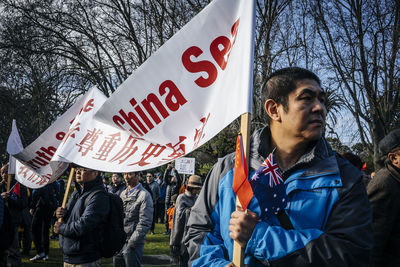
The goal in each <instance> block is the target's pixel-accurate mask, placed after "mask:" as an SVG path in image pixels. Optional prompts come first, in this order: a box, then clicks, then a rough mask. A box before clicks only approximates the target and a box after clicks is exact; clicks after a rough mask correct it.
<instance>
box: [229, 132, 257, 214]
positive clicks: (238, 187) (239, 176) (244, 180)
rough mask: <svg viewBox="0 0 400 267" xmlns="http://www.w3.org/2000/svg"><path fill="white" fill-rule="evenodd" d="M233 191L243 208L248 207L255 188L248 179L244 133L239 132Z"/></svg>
mask: <svg viewBox="0 0 400 267" xmlns="http://www.w3.org/2000/svg"><path fill="white" fill-rule="evenodd" d="M232 187H233V191H234V192H235V193H236V195H237V197H238V198H239V201H240V204H241V205H242V208H243V210H246V209H247V206H248V205H249V203H250V200H251V198H252V197H253V190H252V189H251V185H250V183H249V180H248V170H247V164H246V159H245V156H244V150H243V140H242V135H241V134H239V135H238V137H237V141H236V154H235V169H234V171H233V185H232Z"/></svg>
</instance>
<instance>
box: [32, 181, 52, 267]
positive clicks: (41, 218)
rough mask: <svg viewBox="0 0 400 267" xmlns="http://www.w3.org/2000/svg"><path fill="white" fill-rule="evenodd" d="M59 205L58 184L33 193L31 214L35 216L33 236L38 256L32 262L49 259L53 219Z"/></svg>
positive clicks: (49, 185) (46, 186)
mask: <svg viewBox="0 0 400 267" xmlns="http://www.w3.org/2000/svg"><path fill="white" fill-rule="evenodd" d="M58 204H59V194H58V187H57V185H56V183H51V184H48V185H45V186H44V187H41V188H39V189H36V190H34V191H33V192H32V200H31V203H30V206H31V208H30V211H29V212H30V214H31V215H32V216H33V219H32V235H33V242H34V243H35V248H36V252H37V254H36V256H34V257H33V258H31V259H30V261H37V260H40V259H43V260H45V261H47V260H48V259H49V245H50V239H49V233H50V225H51V218H52V216H53V214H54V211H55V209H56V208H57V207H58Z"/></svg>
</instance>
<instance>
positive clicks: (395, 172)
mask: <svg viewBox="0 0 400 267" xmlns="http://www.w3.org/2000/svg"><path fill="white" fill-rule="evenodd" d="M386 168H387V169H388V170H389V172H390V174H391V175H392V176H393V178H394V179H396V181H398V182H400V169H399V168H397V167H396V166H394V165H393V164H392V163H391V162H390V161H387V162H386Z"/></svg>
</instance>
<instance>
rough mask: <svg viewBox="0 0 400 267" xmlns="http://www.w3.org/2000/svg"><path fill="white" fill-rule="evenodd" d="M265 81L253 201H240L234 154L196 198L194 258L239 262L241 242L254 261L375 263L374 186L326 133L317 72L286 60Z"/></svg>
mask: <svg viewBox="0 0 400 267" xmlns="http://www.w3.org/2000/svg"><path fill="white" fill-rule="evenodd" d="M265 80H266V81H267V82H266V83H265V86H264V87H263V96H262V97H263V98H264V99H265V102H264V108H265V112H266V114H267V115H266V116H265V119H266V121H267V122H268V125H267V126H265V127H263V128H261V129H258V130H256V131H255V132H254V134H253V136H252V137H251V140H250V153H249V157H248V162H249V166H248V167H249V176H248V177H245V178H247V182H248V183H249V184H250V186H251V191H250V190H246V192H249V193H248V194H245V195H246V196H248V197H249V201H250V202H249V204H248V206H247V210H245V211H244V210H243V209H242V208H240V207H238V208H237V206H236V203H237V202H236V194H235V191H234V190H233V176H234V170H235V153H231V154H229V155H227V156H225V157H223V158H222V159H221V160H218V162H217V163H216V164H215V165H214V167H213V168H212V169H211V171H210V172H209V174H208V175H207V177H206V179H205V182H204V185H203V187H202V190H201V192H200V194H199V198H198V199H197V201H196V203H195V205H194V206H193V207H192V212H191V213H190V217H189V220H188V230H187V234H186V237H185V244H186V245H187V247H188V252H189V255H190V263H189V264H190V265H191V266H192V267H198V266H213V267H214V266H224V267H225V266H233V265H234V263H232V260H233V258H234V255H233V244H234V242H233V241H236V242H237V243H238V244H239V246H240V247H242V248H243V250H244V255H243V256H244V257H243V258H244V264H247V265H249V266H279V267H298V266H302V267H303V266H318V267H319V266H341V267H345V266H346V267H354V266H357V267H367V266H369V256H370V252H371V249H372V246H373V242H372V241H373V236H372V227H371V222H372V212H371V208H370V206H369V202H368V196H367V192H366V189H365V186H364V183H363V181H362V173H361V172H360V171H359V170H358V169H357V168H356V167H354V166H353V165H352V164H351V163H350V162H348V161H347V160H345V159H343V158H342V157H340V155H338V154H337V153H336V152H334V151H333V150H332V148H331V147H330V145H329V143H328V142H327V141H326V139H325V138H324V133H325V118H326V112H327V110H326V107H325V98H326V95H325V91H324V90H323V89H322V85H321V81H320V79H319V78H318V76H317V75H315V74H314V73H313V72H311V71H309V70H306V69H303V68H299V67H289V68H284V69H280V70H277V71H275V72H274V73H272V74H271V75H270V76H269V77H266V79H265ZM260 97H261V96H260ZM245 184H247V183H245ZM236 255H237V254H236ZM236 255H235V256H236Z"/></svg>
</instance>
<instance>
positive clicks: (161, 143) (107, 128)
mask: <svg viewBox="0 0 400 267" xmlns="http://www.w3.org/2000/svg"><path fill="white" fill-rule="evenodd" d="M254 20H255V18H254V1H249V0H236V1H231V0H215V1H212V2H211V3H210V4H209V5H208V6H207V7H206V8H205V9H204V10H203V11H201V12H200V13H199V14H198V15H197V16H196V17H194V18H193V19H192V20H191V21H190V22H189V23H188V24H187V25H185V26H184V27H183V28H182V29H181V30H180V31H179V32H178V33H176V34H175V35H174V36H173V37H172V38H171V39H170V40H169V41H168V42H166V43H165V44H164V45H163V46H162V47H161V48H160V49H159V50H158V51H157V52H155V53H154V54H153V55H152V56H151V57H150V58H149V59H148V60H147V61H146V62H145V63H144V64H143V65H142V66H140V67H139V68H138V69H137V70H136V71H135V72H134V73H133V74H132V75H131V76H130V77H129V78H128V79H127V80H126V81H125V82H124V83H122V84H121V86H120V87H119V88H118V89H117V90H116V91H115V93H114V94H113V95H112V96H111V97H110V98H109V99H107V98H106V97H105V96H104V95H103V94H102V93H101V92H100V91H99V90H98V89H96V88H92V89H91V90H89V91H88V92H87V93H86V94H85V95H84V96H82V97H81V98H80V99H79V100H78V101H77V102H76V103H75V104H74V105H73V107H71V108H70V109H69V110H68V111H67V112H66V113H65V114H63V116H61V117H60V118H59V119H58V120H57V121H56V122H55V123H54V124H53V125H52V126H51V127H49V128H48V129H47V130H46V131H45V132H44V133H43V134H42V135H41V136H40V137H39V138H38V139H37V140H35V141H34V142H33V143H32V144H31V145H29V146H28V147H27V148H25V149H24V150H23V151H21V152H19V153H16V154H13V155H14V156H15V157H16V158H17V159H18V160H19V162H17V173H16V177H17V180H18V181H20V182H21V183H22V184H24V185H26V186H28V187H31V188H37V187H41V186H44V185H45V184H46V183H48V182H52V181H54V180H55V179H56V178H57V177H59V176H60V175H61V174H62V172H63V171H65V169H66V168H67V164H68V163H69V162H74V163H76V164H78V165H81V166H84V167H87V168H92V169H96V170H100V171H107V172H130V171H139V170H145V169H150V168H154V167H157V166H160V165H163V164H165V163H168V162H170V161H173V160H176V159H178V158H180V157H182V156H184V155H186V154H188V153H190V152H191V151H193V150H194V149H196V148H197V147H199V146H201V145H202V144H204V143H205V142H207V141H208V140H210V139H211V138H212V137H213V136H215V135H216V134H217V133H218V132H220V131H221V130H222V129H223V128H224V127H226V126H227V125H228V124H230V123H231V122H232V121H233V120H234V119H236V118H237V117H238V116H240V115H241V114H243V113H246V112H250V111H251V95H252V90H251V88H252V77H253V39H254V29H255V26H254ZM75 116H76V117H75ZM11 154H12V153H11ZM50 161H51V163H50Z"/></svg>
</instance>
